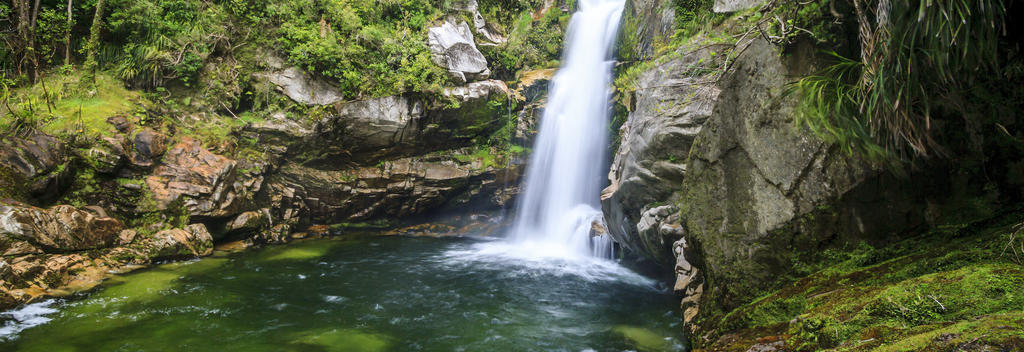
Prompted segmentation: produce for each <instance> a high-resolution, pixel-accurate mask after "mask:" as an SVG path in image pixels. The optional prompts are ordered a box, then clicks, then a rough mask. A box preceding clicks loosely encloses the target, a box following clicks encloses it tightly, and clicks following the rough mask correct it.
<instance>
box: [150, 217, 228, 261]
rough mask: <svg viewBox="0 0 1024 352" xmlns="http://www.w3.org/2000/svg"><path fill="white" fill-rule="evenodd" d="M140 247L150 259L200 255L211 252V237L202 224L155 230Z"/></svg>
mask: <svg viewBox="0 0 1024 352" xmlns="http://www.w3.org/2000/svg"><path fill="white" fill-rule="evenodd" d="M140 249H141V250H142V251H143V252H144V253H145V254H146V256H147V257H149V258H150V259H152V260H161V259H170V258H182V257H190V256H195V257H201V256H207V255H210V254H211V253H213V237H212V236H210V232H209V231H207V230H206V226H204V225H203V224H192V225H189V226H187V227H185V228H184V229H170V230H163V231H160V232H157V233H156V234H154V235H153V236H152V237H149V238H146V239H145V240H144V241H143V242H142V243H141V245H140Z"/></svg>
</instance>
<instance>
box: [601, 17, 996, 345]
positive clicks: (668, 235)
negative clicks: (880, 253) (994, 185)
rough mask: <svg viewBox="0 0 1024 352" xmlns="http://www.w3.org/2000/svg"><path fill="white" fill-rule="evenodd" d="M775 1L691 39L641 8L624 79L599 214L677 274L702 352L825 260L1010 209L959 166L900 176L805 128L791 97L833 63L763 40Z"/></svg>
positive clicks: (633, 22) (814, 46) (799, 41)
mask: <svg viewBox="0 0 1024 352" xmlns="http://www.w3.org/2000/svg"><path fill="white" fill-rule="evenodd" d="M762 3H763V2H760V1H715V3H714V11H716V12H719V14H718V15H716V16H718V20H716V21H717V22H715V23H717V24H716V25H715V26H714V27H712V28H711V29H710V30H704V31H702V32H699V33H696V34H692V35H691V36H690V37H688V38H686V39H685V40H683V41H679V38H669V35H670V33H669V31H670V30H671V28H672V26H673V20H674V19H673V17H672V16H673V15H674V10H673V9H674V7H673V5H672V4H671V3H668V2H663V1H640V0H637V1H632V2H631V3H630V4H629V6H628V7H627V10H626V11H627V17H626V18H625V19H624V21H625V23H627V24H628V25H627V26H626V29H625V33H623V35H624V36H634V37H633V38H626V39H623V41H622V43H623V44H624V45H627V47H624V48H622V49H621V50H620V52H623V51H626V52H627V54H628V55H630V56H631V57H632V58H635V59H638V61H636V62H634V63H631V64H630V68H629V70H620V79H619V81H617V85H618V87H617V88H618V89H619V90H620V92H622V94H620V95H619V101H618V102H619V104H620V106H621V107H622V110H623V111H624V113H623V115H625V116H624V122H623V123H622V126H621V128H620V129H619V131H618V135H619V138H620V143H619V146H618V148H617V150H616V151H615V154H614V160H613V162H612V166H611V170H610V172H609V183H610V185H609V186H608V188H606V189H605V190H604V192H603V194H602V205H603V209H604V213H605V218H606V221H607V223H608V230H609V232H610V233H611V235H612V236H613V237H614V238H615V239H616V241H617V242H619V243H620V244H622V245H624V246H625V247H627V248H629V249H630V250H631V251H632V252H633V253H637V254H640V255H642V256H645V257H648V258H651V259H653V260H655V261H657V262H660V263H663V265H665V266H667V267H672V268H673V271H674V272H675V274H676V283H675V287H674V289H675V291H676V292H677V294H679V295H680V296H681V297H682V302H681V308H682V310H683V312H682V313H683V318H684V321H685V324H686V327H687V330H688V331H689V332H690V333H691V334H692V338H693V341H694V342H695V343H696V344H697V346H711V345H713V344H714V343H715V341H716V339H717V338H718V337H719V336H721V334H723V333H725V332H726V331H728V330H729V327H728V326H727V325H725V324H723V323H722V322H721V319H722V318H723V316H727V315H728V314H730V312H733V311H734V310H735V309H737V308H738V307H740V306H742V305H744V304H748V303H750V302H751V300H754V299H755V298H757V297H759V296H761V295H763V294H764V293H765V292H771V291H772V290H775V289H778V287H780V286H781V285H783V284H786V283H788V282H791V281H793V280H796V279H797V278H800V277H801V276H803V275H807V274H809V273H810V272H813V271H814V270H815V269H814V268H820V267H821V265H823V264H822V263H824V262H823V255H822V253H823V252H825V251H827V250H836V249H841V248H848V247H850V246H856V245H857V244H858V243H868V244H870V245H873V246H879V247H884V246H886V245H888V244H890V243H892V242H895V241H899V240H901V239H904V238H906V236H908V235H910V234H913V233H919V232H920V231H923V230H924V229H927V228H933V227H935V226H939V225H941V224H943V223H948V222H949V221H952V220H951V218H952V217H954V216H959V215H963V213H958V212H962V211H965V210H964V206H961V205H962V204H961V203H963V202H964V199H965V198H971V197H974V198H973V199H978V203H975V204H984V205H980V207H981V208H985V209H990V208H993V207H997V205H996V204H997V203H996V201H995V200H994V198H993V197H992V196H991V195H986V194H987V193H989V191H985V190H983V189H984V188H985V187H983V186H982V185H981V184H979V183H977V182H976V181H970V180H969V179H970V178H971V177H970V176H963V177H955V176H951V175H949V174H948V173H947V172H948V171H947V170H949V169H951V168H955V166H953V165H950V164H948V163H945V162H942V161H937V162H931V163H922V165H918V166H916V167H915V169H914V170H912V171H910V172H909V175H908V174H907V173H905V172H893V171H892V170H890V169H887V168H883V167H880V166H876V165H874V164H870V163H868V162H865V161H863V160H861V159H860V158H859V157H856V156H851V155H850V154H848V153H846V152H843V151H841V150H840V148H838V146H837V145H835V144H832V143H828V142H825V141H823V140H822V139H821V138H819V137H818V136H817V135H816V134H814V133H813V132H812V131H811V130H809V129H808V128H806V127H805V126H803V125H802V124H800V123H797V121H796V117H797V114H798V113H799V111H798V104H799V99H800V98H801V97H800V96H799V95H798V94H795V93H793V92H792V91H791V90H790V89H789V85H790V84H791V83H792V82H794V81H796V80H797V79H799V78H800V77H804V76H807V75H810V74H813V73H815V72H816V71H817V70H819V69H820V68H821V67H824V65H826V64H827V60H826V59H825V58H824V57H823V56H822V55H821V54H820V52H821V48H820V47H818V46H820V45H823V43H822V42H816V41H815V40H813V39H811V38H807V37H800V36H791V37H787V38H782V37H773V36H772V35H770V34H765V32H764V29H763V27H762V22H758V21H756V19H757V18H769V20H768V21H771V22H774V21H775V20H774V19H771V17H770V16H774V15H773V13H774V12H773V11H775V10H776V9H777V8H778V7H779V6H783V5H778V4H775V3H768V4H762ZM658 9H662V10H661V11H659V10H658ZM664 9H668V10H664ZM834 11H835V10H833V12H834ZM762 16H763V17H762ZM759 31H760V32H761V34H760V35H759V34H757V33H758V32H759ZM677 35H679V34H678V33H677ZM673 41H675V42H673ZM965 174H966V173H965ZM982 183H983V182H982ZM942 189H946V190H949V191H946V192H943V191H938V190H942ZM967 208H970V206H968V207H967ZM972 211H974V210H968V211H967V212H972ZM983 213H984V211H983ZM987 214H991V213H987ZM714 347H715V348H723V345H721V344H716V345H714ZM747 347H751V346H750V345H747V346H746V347H743V349H745V348H747ZM743 349H740V350H743Z"/></svg>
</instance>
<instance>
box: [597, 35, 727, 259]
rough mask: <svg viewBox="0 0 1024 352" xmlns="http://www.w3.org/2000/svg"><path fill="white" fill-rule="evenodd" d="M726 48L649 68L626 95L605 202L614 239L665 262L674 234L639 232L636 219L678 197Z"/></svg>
mask: <svg viewBox="0 0 1024 352" xmlns="http://www.w3.org/2000/svg"><path fill="white" fill-rule="evenodd" d="M725 47H726V46H725V45H712V46H708V47H705V48H702V49H699V50H696V51H693V52H690V53H688V54H687V55H684V56H682V57H681V58H679V59H675V60H671V61H668V62H666V63H664V64H661V65H658V66H656V67H654V68H653V69H651V70H649V71H647V72H644V73H643V74H642V75H640V77H639V78H638V79H637V82H636V86H635V90H634V91H633V92H632V94H630V95H629V97H628V100H629V102H628V105H630V107H631V110H632V111H630V112H629V117H628V119H627V121H626V122H625V123H624V124H623V125H622V127H621V128H620V130H619V136H620V146H619V149H618V151H617V152H616V154H615V156H614V161H613V162H612V166H611V169H610V171H609V180H610V181H611V184H610V185H609V186H608V188H606V189H605V190H604V191H603V192H602V195H601V199H602V201H601V204H602V207H603V208H604V212H605V218H606V220H607V221H608V225H609V227H610V228H611V230H612V235H613V237H614V238H615V239H616V241H618V242H619V243H623V244H626V245H627V246H629V247H631V248H634V249H637V250H640V251H642V252H644V253H650V254H651V255H652V256H654V257H656V258H657V259H659V260H660V261H662V262H670V261H671V257H670V254H671V251H669V250H668V248H669V246H670V245H671V244H672V242H673V241H674V240H675V239H674V238H672V235H669V237H667V238H666V237H665V236H662V235H661V234H659V232H658V231H657V230H655V231H650V230H648V231H642V232H641V231H639V230H638V227H637V224H638V223H640V222H641V217H642V216H644V214H646V212H647V211H648V210H649V208H653V207H657V205H658V204H666V203H675V202H677V201H678V197H677V192H678V191H679V187H680V185H681V184H682V181H683V176H684V174H685V173H686V167H687V165H686V163H687V157H688V154H689V150H690V147H691V146H692V145H693V143H694V139H696V137H697V134H698V133H699V132H700V131H701V129H702V126H703V125H704V123H705V122H706V121H707V120H708V117H709V116H710V115H711V112H712V109H713V108H714V107H715V105H716V103H717V102H718V101H719V99H718V95H719V94H720V92H721V89H719V88H718V86H717V84H716V83H717V78H718V71H716V69H717V68H718V67H720V66H721V65H722V60H721V57H722V55H717V56H712V55H711V53H712V52H714V51H715V50H718V51H721V50H723V49H725ZM662 209H665V208H662ZM659 211H661V212H666V211H665V210H659ZM659 227H660V225H658V224H650V226H647V228H649V229H657V228H659ZM676 237H677V236H676Z"/></svg>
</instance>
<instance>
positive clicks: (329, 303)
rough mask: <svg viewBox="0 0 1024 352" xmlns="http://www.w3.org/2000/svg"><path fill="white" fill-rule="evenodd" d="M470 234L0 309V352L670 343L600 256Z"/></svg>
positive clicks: (644, 286) (360, 246) (307, 246)
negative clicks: (520, 251) (518, 250)
mask: <svg viewBox="0 0 1024 352" xmlns="http://www.w3.org/2000/svg"><path fill="white" fill-rule="evenodd" d="M493 246H494V243H492V242H487V241H481V240H477V239H470V238H408V237H376V238H369V239H362V240H355V241H352V240H350V241H342V240H334V239H324V240H312V241H304V242H298V243H293V244H289V245H284V246H276V247H267V248H264V249H257V250H249V251H246V252H241V253H234V254H230V255H224V256H220V257H214V258H207V259H202V260H196V261H189V262H180V263H172V264H166V265H160V266H156V267H153V268H149V269H145V270H141V271H138V272H134V273H131V274H127V275H123V276H120V277H118V278H115V279H113V280H110V281H109V282H108V283H106V284H104V285H103V286H101V287H100V288H99V289H97V290H95V291H93V292H91V293H88V294H84V295H81V296H79V297H75V298H70V299H64V300H51V301H47V302H42V303H36V304H33V305H30V306H27V307H22V308H20V309H18V310H15V311H10V312H5V313H2V314H0V326H2V327H3V328H2V329H0V351H45V352H56V351H418V350H424V351H537V350H554V351H584V350H595V351H622V350H640V351H674V350H683V349H684V348H685V347H684V343H683V338H682V336H680V333H681V330H682V328H681V327H680V326H679V322H680V318H679V312H678V308H677V304H678V300H677V299H676V298H675V297H673V295H672V294H671V292H670V291H669V290H667V289H666V288H665V283H661V282H657V281H655V280H651V279H648V278H645V277H643V276H640V275H638V274H635V273H633V272H631V271H629V270H627V269H624V268H622V267H620V266H618V265H615V264H613V263H610V262H604V261H595V260H591V261H570V260H559V259H552V258H529V257H517V256H504V255H496V254H494V253H493V251H494V248H493Z"/></svg>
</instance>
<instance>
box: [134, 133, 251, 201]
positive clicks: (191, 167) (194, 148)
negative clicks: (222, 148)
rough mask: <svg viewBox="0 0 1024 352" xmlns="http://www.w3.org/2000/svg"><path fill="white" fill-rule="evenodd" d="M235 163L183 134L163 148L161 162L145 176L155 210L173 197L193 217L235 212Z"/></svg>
mask: <svg viewBox="0 0 1024 352" xmlns="http://www.w3.org/2000/svg"><path fill="white" fill-rule="evenodd" d="M236 164H237V162H236V161H234V160H231V159H228V158H226V157H223V156H220V155H216V154H213V153H211V152H210V151H208V150H206V149H205V148H203V146H202V144H201V143H199V141H197V140H194V139H192V138H189V137H183V138H182V140H181V142H179V143H178V144H175V145H174V146H173V147H171V149H170V150H168V151H167V154H166V155H165V156H164V158H163V164H162V165H160V166H159V167H157V168H156V170H154V171H153V174H152V175H150V176H148V177H147V178H146V185H148V186H149V190H150V191H151V192H152V194H153V198H154V199H155V201H156V204H157V209H158V210H165V209H167V208H168V207H170V206H171V204H172V203H174V202H175V201H177V200H179V199H180V200H181V201H182V205H183V206H184V207H185V208H186V209H188V212H189V214H191V215H193V216H207V217H219V216H225V215H229V214H233V213H235V212H236V209H235V207H237V203H236V202H235V199H236V195H235V193H234V192H233V191H234V186H235V185H234V176H235V166H236Z"/></svg>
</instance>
